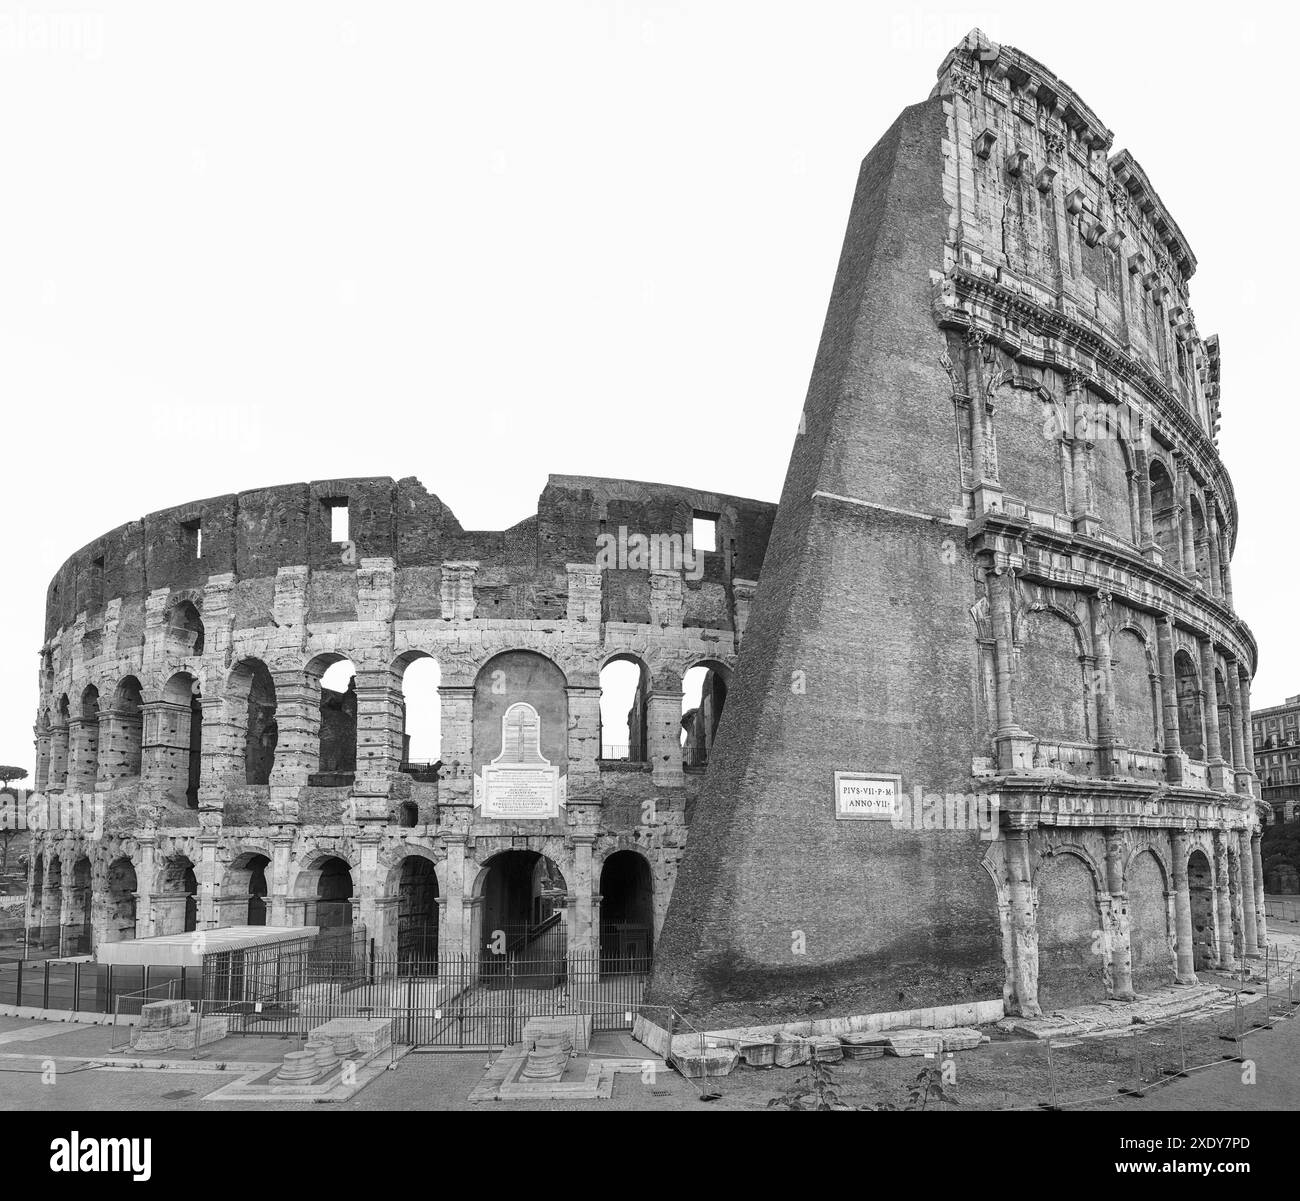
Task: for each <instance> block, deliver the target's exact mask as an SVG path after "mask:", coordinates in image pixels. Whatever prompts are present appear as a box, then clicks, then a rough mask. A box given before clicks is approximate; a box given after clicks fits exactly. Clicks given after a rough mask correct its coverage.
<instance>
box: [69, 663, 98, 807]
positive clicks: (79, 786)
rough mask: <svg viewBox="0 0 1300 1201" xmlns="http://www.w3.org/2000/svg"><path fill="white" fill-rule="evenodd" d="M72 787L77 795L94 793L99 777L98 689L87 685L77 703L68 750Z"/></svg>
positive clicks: (92, 685)
mask: <svg viewBox="0 0 1300 1201" xmlns="http://www.w3.org/2000/svg"><path fill="white" fill-rule="evenodd" d="M69 762H70V772H69V775H70V776H71V775H73V774H74V773H75V779H72V780H70V783H71V785H72V786H73V787H74V788H75V790H76V791H79V792H93V791H94V788H95V781H96V779H97V778H98V776H99V689H98V688H96V687H95V685H94V684H87V685H86V687H85V688H83V689H82V690H81V699H80V700H79V701H78V703H77V726H76V735H75V739H74V741H73V744H72V745H71V746H70V747H69Z"/></svg>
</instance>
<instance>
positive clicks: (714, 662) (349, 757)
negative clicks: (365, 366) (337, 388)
mask: <svg viewBox="0 0 1300 1201" xmlns="http://www.w3.org/2000/svg"><path fill="white" fill-rule="evenodd" d="M340 508H345V509H346V512H347V514H348V529H347V534H348V538H347V539H346V540H342V541H334V540H333V537H334V534H335V532H336V531H335V530H334V529H333V528H332V525H333V518H334V513H335V511H337V510H338V509H340ZM773 510H774V506H772V505H768V504H762V503H759V502H756V501H748V500H743V499H740V498H736V497H730V496H719V495H715V494H712V493H705V492H698V491H692V490H689V489H685V488H674V487H668V486H662V485H656V484H644V483H637V482H627V481H617V480H604V479H585V478H573V477H551V478H550V480H549V482H548V484H547V486H546V489H545V491H544V492H543V494H542V496H541V498H540V502H539V506H538V510H537V513H536V514H535V515H534V516H532V517H530V518H528V519H527V520H525V521H522V522H520V523H519V524H518V525H516V526H514V527H512V528H511V529H509V530H506V531H502V532H472V531H471V532H467V531H465V530H463V529H462V528H461V526H460V524H459V523H458V522H457V520H456V518H455V517H454V516H453V514H452V513H451V511H450V510H449V509H448V508H447V507H446V506H444V505H443V504H442V502H441V501H440V500H439V499H438V498H437V497H436V496H433V495H430V494H429V493H428V492H426V490H425V489H424V488H423V487H422V486H421V485H420V483H419V482H418V481H417V480H414V479H403V480H400V481H396V482H394V481H393V480H391V479H373V478H371V479H343V480H329V481H315V482H312V483H304V484H294V485H289V486H284V487H275V488H267V489H262V490H258V491H252V492H245V493H240V494H239V495H231V496H222V497H216V498H212V499H208V500H203V501H197V502H194V503H191V504H187V505H183V506H180V507H177V508H172V509H166V510H163V511H160V512H158V513H153V514H151V515H149V516H148V517H145V518H144V519H143V520H141V521H136V522H131V523H129V524H127V525H124V526H121V527H119V528H118V529H115V530H112V531H111V532H109V533H107V534H105V535H104V536H103V537H101V538H97V539H96V540H95V541H94V542H92V543H91V544H90V545H88V546H86V547H84V548H83V549H82V550H80V551H79V552H77V553H76V554H75V555H73V556H72V557H71V558H70V559H69V560H68V561H67V562H66V563H65V564H64V566H63V567H62V568H61V570H60V571H59V573H58V575H57V576H56V577H55V579H54V580H53V581H52V582H51V584H50V587H49V592H48V605H47V621H46V631H45V635H46V636H45V643H44V646H43V648H42V652H41V673H40V694H41V699H40V708H39V712H38V717H37V725H36V745H37V762H38V766H37V774H36V780H35V785H36V789H37V791H38V792H40V793H42V794H43V795H46V796H48V797H50V798H52V799H53V800H55V801H56V802H58V803H59V804H61V805H62V811H63V815H64V816H63V818H61V819H56V825H57V826H58V828H53V829H50V830H48V831H45V832H43V833H41V834H40V835H38V837H37V840H36V842H35V844H34V848H33V855H32V864H31V871H30V888H29V898H28V903H29V919H28V920H29V925H31V926H36V927H45V929H46V930H47V931H50V930H53V929H54V928H55V927H58V928H62V929H63V930H65V931H66V932H67V935H68V937H66V938H64V939H63V943H64V946H65V949H68V948H77V949H82V950H86V949H90V948H89V947H87V946H86V945H85V944H86V942H87V941H88V942H89V943H90V944H91V946H94V945H99V944H102V943H103V942H106V941H114V940H118V939H123V938H130V937H147V936H150V935H154V934H170V933H176V932H180V931H184V930H187V929H198V930H203V929H209V928H213V927H217V926H232V925H244V924H247V923H248V922H249V921H250V920H251V921H252V922H254V923H257V924H261V923H265V924H269V925H273V926H285V925H300V924H307V925H312V924H316V925H339V924H353V925H364V926H365V928H366V931H367V934H368V936H369V937H370V938H373V939H374V940H375V945H376V947H377V948H378V949H379V950H380V951H381V952H382V951H392V950H395V949H396V948H397V946H398V941H399V935H400V930H399V927H400V925H401V923H402V921H403V917H404V914H405V915H406V916H411V909H412V906H414V907H415V908H416V909H417V910H418V914H416V915H415V916H419V917H421V918H422V919H424V920H425V921H427V922H429V923H436V930H437V937H436V946H437V949H438V951H439V952H440V953H441V954H444V955H446V954H460V953H464V954H477V953H478V952H479V951H480V949H481V948H482V946H483V943H484V941H485V940H486V939H487V937H488V934H489V930H487V929H485V922H486V923H487V925H488V926H489V927H490V926H492V925H493V924H494V923H496V922H500V921H502V920H505V919H509V918H512V917H517V918H519V919H520V920H525V919H527V918H529V917H530V916H531V917H532V918H534V919H535V918H536V916H537V914H536V911H533V912H532V913H531V915H530V914H529V913H528V912H527V910H526V908H521V904H523V903H522V902H520V900H519V898H518V897H515V899H514V900H513V901H510V902H504V901H502V900H501V898H500V896H499V895H498V896H497V899H496V901H494V900H493V899H492V897H491V896H489V895H488V894H490V893H491V892H492V891H493V885H492V883H491V878H492V876H493V870H492V866H493V864H494V863H496V864H497V865H498V866H500V865H502V864H504V863H506V862H507V861H511V860H514V861H522V863H523V865H524V867H525V868H526V869H527V868H529V867H530V866H531V865H533V864H536V863H539V862H546V863H547V864H548V868H547V872H545V873H539V874H538V875H537V877H536V883H535V884H534V886H533V887H532V893H533V895H532V896H531V897H527V898H526V899H527V900H536V894H537V893H538V891H539V888H540V887H542V886H545V888H546V889H547V890H548V891H549V892H550V893H551V894H552V903H553V904H554V905H555V906H557V907H558V908H561V909H563V910H564V914H563V923H564V926H565V928H566V929H567V935H568V945H569V947H570V948H571V949H578V950H583V949H586V950H594V949H595V948H596V945H597V943H598V941H599V937H600V933H599V932H600V928H601V916H600V913H601V909H600V907H601V901H602V896H601V893H600V891H599V890H600V887H601V881H602V876H603V875H604V874H605V873H604V872H603V869H604V868H605V867H606V866H607V863H608V861H609V860H610V859H611V857H613V856H616V855H620V854H623V855H624V856H633V857H635V858H636V859H637V860H638V861H640V862H641V863H642V864H643V865H644V866H643V867H640V868H637V869H634V870H633V871H631V873H630V874H629V872H628V871H627V870H623V871H622V872H621V873H620V877H619V882H618V887H619V888H621V889H622V890H623V891H624V892H626V891H627V890H628V889H633V890H634V891H636V890H639V894H640V895H638V896H636V897H628V896H623V897H621V898H619V905H620V906H621V907H622V909H623V912H621V914H620V915H619V916H620V917H622V918H624V919H626V918H627V917H628V916H629V911H628V907H629V906H630V907H631V908H632V909H635V910H636V911H637V913H636V914H634V915H633V916H637V915H639V916H641V917H642V918H644V919H645V924H646V925H650V924H652V923H651V919H650V914H651V913H652V914H653V919H652V920H653V925H654V927H655V928H656V929H657V927H658V924H659V923H660V922H661V921H662V916H663V911H664V907H665V906H666V904H667V899H668V895H669V893H670V891H671V888H672V883H673V878H674V874H675V871H676V864H677V860H678V858H679V857H680V854H681V849H682V846H683V844H684V842H685V839H686V830H687V819H688V814H689V811H690V807H691V805H692V803H693V799H694V797H695V796H696V794H697V792H698V789H699V785H700V783H701V780H702V771H703V764H704V762H705V756H706V755H707V743H708V741H709V739H711V737H712V733H713V729H714V728H715V727H716V717H715V718H714V720H712V721H710V722H708V723H704V724H702V725H701V728H700V729H699V730H698V731H696V730H691V731H688V733H689V734H690V735H691V738H690V739H689V740H688V743H687V747H686V748H685V750H686V753H684V748H683V743H682V739H683V717H682V708H683V706H682V686H683V677H684V675H685V674H686V673H687V672H688V671H689V670H690V669H691V668H692V667H695V666H700V665H702V666H704V667H705V668H706V669H707V670H706V673H705V676H706V686H705V689H704V693H705V695H706V696H707V697H712V696H713V695H714V693H716V694H717V701H716V703H717V708H718V709H719V712H718V713H717V715H716V716H717V717H720V715H721V714H720V708H721V703H722V689H723V688H724V687H725V680H726V678H727V677H728V675H729V673H730V668H731V665H732V663H733V662H734V659H735V654H736V647H737V643H738V639H739V638H740V637H741V635H742V633H743V630H744V624H745V619H746V615H747V612H748V606H749V598H750V597H751V596H752V594H753V589H754V578H755V577H756V576H757V574H758V569H759V565H760V564H761V562H762V559H763V554H764V550H765V544H766V539H767V531H768V528H769V527H770V524H771V517H772V513H773ZM697 517H700V518H702V519H703V520H705V521H707V522H710V523H711V524H712V528H713V531H714V534H715V546H716V549H715V550H714V551H712V552H705V551H703V550H701V551H700V552H699V553H698V557H691V556H690V555H689V554H688V555H687V556H686V558H685V559H684V560H683V559H682V558H680V557H679V559H678V560H676V561H672V560H671V557H660V558H656V557H654V556H653V555H647V554H645V553H644V549H645V548H644V546H642V547H641V550H642V552H643V553H642V557H640V558H638V557H637V553H638V550H637V547H638V544H637V542H636V537H637V535H638V534H641V535H646V536H647V537H648V538H655V539H656V540H659V539H663V538H664V536H665V535H666V536H668V538H669V539H670V540H671V538H672V536H674V535H675V536H676V538H677V541H676V542H675V543H673V545H682V544H683V543H685V542H686V540H689V539H690V537H691V533H692V529H693V526H694V523H695V521H696V518H697ZM620 538H621V539H622V545H623V547H624V550H625V551H628V547H629V546H630V548H631V549H630V551H629V552H628V553H625V554H623V556H622V557H619V554H618V551H617V550H615V552H614V555H613V557H612V558H611V559H609V560H608V561H605V560H602V559H601V558H600V557H599V552H600V550H601V549H602V548H604V547H608V546H609V545H610V544H611V541H613V542H614V544H615V546H617V545H618V544H619V543H618V539H620ZM652 549H653V548H652ZM425 657H431V658H433V659H434V660H436V661H437V663H438V665H439V673H440V684H439V687H438V693H439V700H440V725H441V759H440V762H438V763H437V764H418V765H412V764H409V763H407V762H406V761H405V760H406V755H405V754H404V711H405V710H404V697H403V678H404V673H405V671H406V670H407V668H408V667H409V665H410V664H411V663H413V662H415V661H416V660H418V659H421V658H425ZM345 658H346V659H347V660H349V661H350V662H351V664H352V666H353V668H354V681H355V682H354V686H353V687H352V688H350V689H349V690H348V693H350V695H348V694H343V695H339V693H336V692H331V690H328V689H326V690H322V686H321V677H322V675H323V674H324V673H325V671H326V670H327V669H328V668H329V666H330V665H331V664H333V663H336V662H339V661H341V660H343V659H345ZM614 660H629V661H631V662H633V663H635V664H636V665H638V675H639V684H638V685H637V687H636V692H635V699H634V704H633V707H632V712H631V713H630V721H631V722H632V723H634V725H635V726H636V729H635V730H633V731H632V732H631V734H629V733H628V732H626V731H623V730H619V731H617V732H614V733H613V734H612V735H611V732H610V731H608V730H607V731H605V732H604V738H605V740H606V742H614V743H622V744H627V746H626V748H620V750H619V752H618V758H616V759H602V758H601V754H602V730H601V717H600V700H601V671H602V668H603V667H605V666H606V665H607V664H608V663H610V662H611V661H614ZM521 700H522V701H526V702H528V703H529V704H531V706H532V708H533V711H534V713H535V714H538V715H540V717H539V718H538V720H539V722H540V731H541V733H540V740H541V750H542V751H543V752H545V753H546V754H547V757H548V758H549V760H550V761H551V762H552V763H554V764H555V765H556V766H557V767H558V769H559V778H560V781H561V785H560V789H559V795H560V799H561V802H562V805H561V806H557V811H556V812H555V813H553V814H549V815H546V816H543V817H539V818H529V817H525V818H518V819H510V820H506V819H502V818H500V817H485V816H484V813H485V809H484V806H483V798H482V795H481V793H482V775H483V767H484V765H485V764H488V763H490V762H491V761H492V760H493V759H494V758H495V757H497V756H498V755H499V754H500V753H501V751H502V740H503V734H502V728H501V718H502V709H503V706H508V705H509V704H511V703H515V702H519V701H521ZM701 708H702V709H704V708H707V706H701ZM696 716H697V717H698V714H697V715H696ZM697 724H698V723H697ZM697 733H698V738H697V737H696V735H697ZM476 775H478V776H479V777H480V780H479V790H478V795H476V788H475V777H476ZM57 807H58V806H57V805H56V806H55V808H56V809H57ZM77 814H93V815H94V817H95V820H94V821H90V820H80V821H79V820H78V819H77V817H76V815H77ZM68 815H72V816H71V818H69V816H68ZM79 825H80V826H84V827H85V828H84V829H78V828H77V827H78V826H79ZM518 867H519V862H515V863H514V868H515V869H517V868H518ZM557 873H558V875H557ZM526 876H527V871H526V872H525V877H526ZM605 878H606V882H607V883H608V876H606V877H605ZM501 887H504V885H502V884H501V883H500V881H498V885H497V892H498V894H499V892H500V889H501ZM520 887H522V888H523V889H524V892H525V894H527V893H528V892H529V888H530V885H529V882H528V880H527V879H526V878H525V880H524V883H523V884H522V885H521V886H520ZM494 904H496V905H497V909H498V911H497V912H495V913H494V912H491V910H492V907H493V905H494ZM606 904H607V908H608V904H609V901H608V898H607V899H606ZM502 905H506V907H507V909H509V912H504V911H502V910H501V906H502ZM510 906H513V909H510ZM485 910H486V911H487V912H486V916H485ZM87 931H88V932H89V937H88V939H87V938H85V937H84V934H85V932H87ZM652 938H653V934H652V933H650V934H649V939H652ZM45 941H46V942H47V943H49V942H50V938H49V936H48V934H47V936H46V939H45ZM421 945H422V946H423V947H425V948H426V949H427V948H429V947H431V945H432V943H431V941H429V940H426V941H424V942H423V943H422V944H421ZM639 949H640V951H641V952H642V953H645V952H648V950H649V947H648V945H642V946H641V947H640V948H639Z"/></svg>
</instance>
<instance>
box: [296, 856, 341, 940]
mask: <svg viewBox="0 0 1300 1201" xmlns="http://www.w3.org/2000/svg"><path fill="white" fill-rule="evenodd" d="M311 874H312V875H313V876H314V878H315V879H314V883H315V888H314V895H313V897H312V900H311V903H310V904H309V905H308V913H307V921H306V924H307V925H308V926H319V927H320V928H321V929H322V930H336V929H341V928H343V927H345V926H351V925H352V869H351V868H350V867H349V866H348V863H347V860H346V859H340V858H338V856H336V855H330V856H327V857H326V858H324V859H322V860H321V861H320V862H319V863H318V864H317V865H316V867H315V868H314V869H313V872H312V873H311Z"/></svg>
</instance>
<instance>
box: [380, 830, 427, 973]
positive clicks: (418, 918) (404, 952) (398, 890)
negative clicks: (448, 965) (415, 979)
mask: <svg viewBox="0 0 1300 1201" xmlns="http://www.w3.org/2000/svg"><path fill="white" fill-rule="evenodd" d="M385 893H386V895H388V896H396V898H397V958H398V961H399V962H400V963H411V962H421V963H430V962H434V961H436V960H437V958H438V898H439V895H440V886H439V883H438V864H437V860H436V859H435V858H434V856H433V853H432V852H430V851H427V850H425V849H424V848H419V849H417V848H414V847H410V848H407V853H406V854H405V855H403V856H402V857H401V858H400V859H398V860H397V861H396V862H395V863H394V864H393V865H392V867H391V868H390V869H389V872H388V883H387V887H386V889H385ZM426 974H433V973H432V972H430V973H426Z"/></svg>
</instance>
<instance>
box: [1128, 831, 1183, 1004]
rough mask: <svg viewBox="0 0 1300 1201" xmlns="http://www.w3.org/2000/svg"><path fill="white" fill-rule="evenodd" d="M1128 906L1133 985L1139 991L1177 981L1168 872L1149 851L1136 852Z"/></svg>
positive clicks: (1132, 863) (1129, 869)
mask: <svg viewBox="0 0 1300 1201" xmlns="http://www.w3.org/2000/svg"><path fill="white" fill-rule="evenodd" d="M1125 888H1126V890H1127V892H1128V908H1129V945H1130V949H1131V952H1132V957H1133V984H1134V987H1136V988H1138V989H1139V990H1141V989H1145V988H1162V987H1164V986H1165V985H1167V984H1172V983H1173V982H1174V957H1173V954H1172V953H1171V950H1170V943H1169V907H1168V905H1167V904H1166V902H1165V891H1166V887H1165V873H1164V869H1163V868H1161V866H1160V861H1159V860H1158V859H1157V858H1156V857H1155V855H1153V854H1152V853H1151V852H1150V851H1142V852H1140V853H1139V854H1137V855H1135V856H1134V857H1133V859H1132V861H1131V862H1130V864H1129V867H1128V872H1127V873H1126V878H1125Z"/></svg>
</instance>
